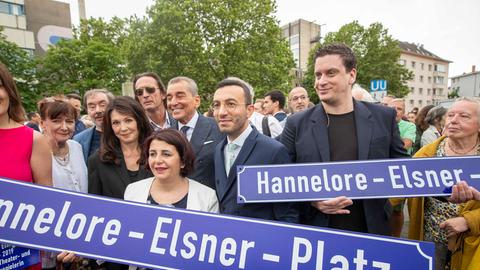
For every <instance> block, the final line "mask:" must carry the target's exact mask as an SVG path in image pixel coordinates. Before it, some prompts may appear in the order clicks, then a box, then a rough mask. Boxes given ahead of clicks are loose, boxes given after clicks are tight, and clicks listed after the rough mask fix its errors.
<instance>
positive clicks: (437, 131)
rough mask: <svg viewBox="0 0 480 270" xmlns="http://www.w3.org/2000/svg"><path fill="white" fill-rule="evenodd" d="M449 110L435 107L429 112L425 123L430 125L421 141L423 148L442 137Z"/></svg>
mask: <svg viewBox="0 0 480 270" xmlns="http://www.w3.org/2000/svg"><path fill="white" fill-rule="evenodd" d="M446 113H447V109H445V108H444V107H442V106H436V107H433V108H432V109H431V110H430V111H428V113H427V116H426V117H425V122H426V123H427V124H428V128H427V129H426V130H425V131H423V133H422V138H421V141H420V145H421V147H424V146H425V145H427V144H431V143H433V142H434V141H435V140H436V139H438V138H440V136H441V135H442V130H443V126H444V125H445V118H444V116H445V114H446Z"/></svg>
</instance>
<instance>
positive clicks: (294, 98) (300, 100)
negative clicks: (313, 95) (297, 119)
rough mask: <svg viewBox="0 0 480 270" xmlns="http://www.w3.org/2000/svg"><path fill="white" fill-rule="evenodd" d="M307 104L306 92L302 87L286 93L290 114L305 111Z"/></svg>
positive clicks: (308, 100)
mask: <svg viewBox="0 0 480 270" xmlns="http://www.w3.org/2000/svg"><path fill="white" fill-rule="evenodd" d="M309 102H310V99H309V98H308V93H307V90H305V88H303V87H300V86H299V87H295V88H293V89H292V90H291V91H290V93H288V107H290V112H291V113H292V114H294V113H298V112H301V111H304V110H306V109H307V108H308V103H309Z"/></svg>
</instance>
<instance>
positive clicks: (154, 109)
mask: <svg viewBox="0 0 480 270" xmlns="http://www.w3.org/2000/svg"><path fill="white" fill-rule="evenodd" d="M133 92H134V94H135V100H136V101H138V103H140V105H142V107H143V109H144V110H145V113H146V114H147V116H148V120H149V121H150V125H151V126H152V128H153V130H155V131H157V130H161V129H164V128H175V129H176V128H177V121H176V120H175V119H174V118H173V117H172V116H171V115H170V114H169V113H168V112H167V101H166V97H167V91H166V88H165V85H164V84H163V82H162V80H161V79H160V76H158V74H157V73H154V72H145V73H140V74H137V75H136V76H135V78H133Z"/></svg>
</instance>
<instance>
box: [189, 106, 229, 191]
mask: <svg viewBox="0 0 480 270" xmlns="http://www.w3.org/2000/svg"><path fill="white" fill-rule="evenodd" d="M223 138H225V135H223V134H222V133H220V130H219V129H218V125H217V122H215V120H214V119H213V118H208V117H205V116H203V115H201V114H198V120H197V123H196V125H195V128H194V129H193V133H192V137H191V138H190V144H191V145H192V147H193V150H194V152H195V165H194V171H193V173H191V174H190V175H189V176H188V178H190V179H193V180H196V181H198V182H200V183H202V184H204V185H206V186H209V187H211V188H213V189H215V164H214V158H213V156H214V153H215V147H216V146H217V144H219V143H220V142H221V140H222V139H223Z"/></svg>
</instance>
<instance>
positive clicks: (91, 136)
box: [73, 89, 114, 164]
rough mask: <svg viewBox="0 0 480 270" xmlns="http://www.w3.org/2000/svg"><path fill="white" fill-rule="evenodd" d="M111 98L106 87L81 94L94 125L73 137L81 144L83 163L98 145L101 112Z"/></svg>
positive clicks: (101, 118) (100, 133)
mask: <svg viewBox="0 0 480 270" xmlns="http://www.w3.org/2000/svg"><path fill="white" fill-rule="evenodd" d="M113 98H114V96H113V94H112V93H111V92H109V91H108V90H106V89H91V90H88V91H87V92H85V94H84V95H83V105H84V106H85V109H86V111H87V114H88V116H90V119H92V121H93V122H94V123H95V125H94V126H93V127H91V128H89V129H86V130H84V131H82V132H80V133H78V134H77V135H75V136H74V137H73V139H74V140H75V141H77V142H78V143H80V144H81V145H82V149H83V157H84V158H85V163H87V160H88V157H89V156H90V155H91V154H93V153H95V151H97V149H98V148H99V147H100V138H101V135H102V131H103V114H104V113H105V110H106V109H107V106H108V104H110V102H111V101H112V100H113ZM87 164H88V163H87Z"/></svg>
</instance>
